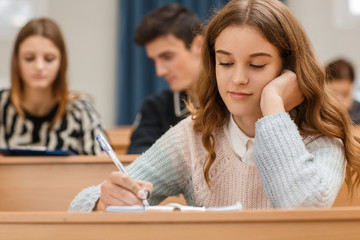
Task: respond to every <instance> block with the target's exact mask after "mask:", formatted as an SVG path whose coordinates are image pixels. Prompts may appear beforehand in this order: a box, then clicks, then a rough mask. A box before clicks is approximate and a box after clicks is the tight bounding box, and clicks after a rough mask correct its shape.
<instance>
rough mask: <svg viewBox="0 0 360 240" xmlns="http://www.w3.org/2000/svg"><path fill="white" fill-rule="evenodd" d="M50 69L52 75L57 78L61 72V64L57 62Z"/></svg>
mask: <svg viewBox="0 0 360 240" xmlns="http://www.w3.org/2000/svg"><path fill="white" fill-rule="evenodd" d="M50 69H51V74H52V75H54V76H56V75H57V73H58V72H59V70H60V62H55V63H53V64H51V66H50Z"/></svg>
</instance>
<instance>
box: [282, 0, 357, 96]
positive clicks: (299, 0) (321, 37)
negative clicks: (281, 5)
mask: <svg viewBox="0 0 360 240" xmlns="http://www.w3.org/2000/svg"><path fill="white" fill-rule="evenodd" d="M346 2H347V0H286V3H287V5H288V6H289V8H290V9H291V10H292V12H293V13H294V15H295V16H296V17H297V18H298V19H299V20H300V22H301V23H302V25H303V27H304V28H305V31H306V32H307V34H308V36H309V38H310V40H311V42H312V44H313V47H314V49H315V51H316V53H317V54H318V56H319V59H320V60H321V61H322V62H323V63H324V64H326V63H328V62H329V61H331V60H333V59H335V58H337V57H345V58H347V59H349V60H350V61H351V62H352V63H353V64H354V67H355V70H356V73H357V74H356V75H357V77H356V79H357V82H356V89H355V90H356V92H355V98H357V99H358V100H360V94H359V90H360V78H359V75H360V44H359V40H360V22H359V23H357V24H350V23H349V24H344V25H343V26H339V25H338V24H336V22H335V19H336V18H337V17H342V16H340V14H341V12H340V8H339V6H338V5H337V4H339V3H340V4H346ZM342 18H343V19H342V20H344V17H342Z"/></svg>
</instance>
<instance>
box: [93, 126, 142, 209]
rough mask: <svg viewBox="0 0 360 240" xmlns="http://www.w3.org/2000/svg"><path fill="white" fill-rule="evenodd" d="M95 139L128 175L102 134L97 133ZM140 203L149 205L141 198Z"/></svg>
mask: <svg viewBox="0 0 360 240" xmlns="http://www.w3.org/2000/svg"><path fill="white" fill-rule="evenodd" d="M96 140H97V141H98V143H99V144H100V146H101V148H102V149H103V150H104V151H105V152H106V153H107V155H109V157H110V158H111V160H113V162H114V163H115V165H116V166H117V168H118V169H119V170H120V171H121V172H122V173H125V174H126V175H129V174H128V173H127V172H126V169H125V167H124V166H123V165H122V163H121V162H120V160H119V159H118V158H117V156H116V154H115V152H114V150H113V149H112V147H111V145H110V144H109V143H108V141H106V139H105V138H104V136H103V135H102V134H101V133H98V135H97V136H96ZM142 203H143V204H144V206H145V207H148V206H149V203H148V201H147V200H142Z"/></svg>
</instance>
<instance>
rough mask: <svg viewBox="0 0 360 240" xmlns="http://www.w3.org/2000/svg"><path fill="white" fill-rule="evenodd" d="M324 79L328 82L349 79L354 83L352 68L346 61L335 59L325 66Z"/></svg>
mask: <svg viewBox="0 0 360 240" xmlns="http://www.w3.org/2000/svg"><path fill="white" fill-rule="evenodd" d="M326 76H327V77H326V79H327V81H328V82H331V81H334V80H336V79H349V80H351V82H354V81H355V71H354V67H353V65H352V64H351V62H349V61H348V60H345V59H337V60H334V61H332V62H330V63H329V64H328V65H327V66H326Z"/></svg>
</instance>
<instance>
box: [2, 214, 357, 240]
mask: <svg viewBox="0 0 360 240" xmlns="http://www.w3.org/2000/svg"><path fill="white" fill-rule="evenodd" d="M359 226H360V208H359V207H347V208H332V209H303V210H300V209H297V210H265V211H239V212H208V213H181V212H173V213H162V212H146V213H66V212H26V213H24V212H19V213H4V212H0V239H25V238H26V239H29V240H31V239H39V238H41V239H55V240H56V239H79V240H80V239H87V240H89V239H110V240H111V239H127V240H128V239H146V240H149V239H157V240H161V239H175V240H176V239H181V240H184V239H206V240H211V239H217V240H218V239H247V240H248V239H277V240H278V239H307V240H311V239H327V240H331V239H359V236H360V228H359Z"/></svg>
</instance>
